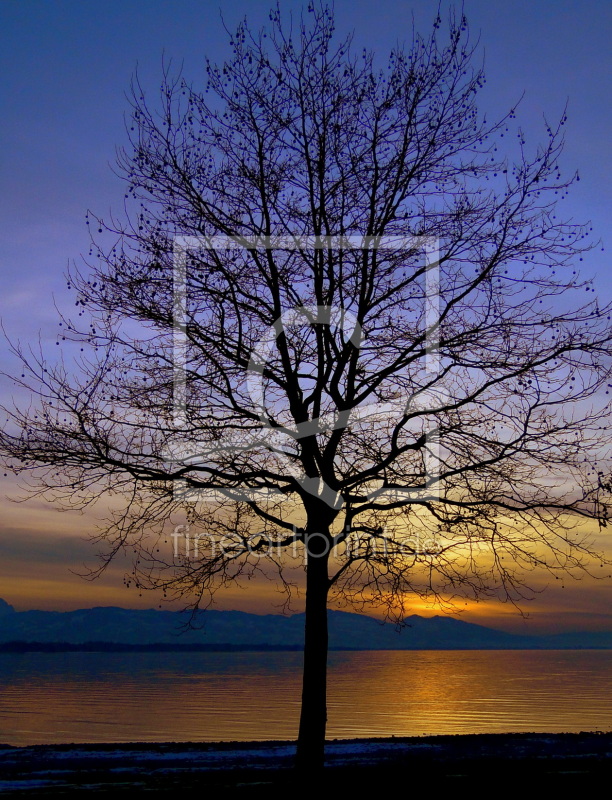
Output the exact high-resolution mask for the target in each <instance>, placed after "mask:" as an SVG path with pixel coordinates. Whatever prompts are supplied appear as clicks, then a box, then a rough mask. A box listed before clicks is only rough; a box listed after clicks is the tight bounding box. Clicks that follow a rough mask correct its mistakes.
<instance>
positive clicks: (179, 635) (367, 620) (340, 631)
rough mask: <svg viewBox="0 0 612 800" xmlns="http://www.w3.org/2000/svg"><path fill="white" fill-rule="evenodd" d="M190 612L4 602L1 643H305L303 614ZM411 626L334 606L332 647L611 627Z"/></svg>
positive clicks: (573, 638) (448, 644)
mask: <svg viewBox="0 0 612 800" xmlns="http://www.w3.org/2000/svg"><path fill="white" fill-rule="evenodd" d="M187 622H188V617H186V616H185V615H183V614H180V613H179V612H175V611H164V610H156V609H148V610H135V609H126V608H118V607H114V606H108V607H96V608H87V609H79V610H77V611H64V612H60V611H22V612H17V611H14V609H13V608H12V606H10V605H9V604H8V603H6V602H5V601H2V600H0V643H2V642H11V641H12V642H14V641H20V642H66V643H68V644H84V643H86V642H115V643H119V644H135V645H136V644H138V645H147V644H158V643H166V644H175V645H179V646H180V647H181V648H182V647H185V646H187V645H215V646H218V645H232V646H240V647H247V646H248V647H252V646H257V645H264V646H267V647H301V646H302V644H303V631H304V615H303V614H294V615H293V616H282V615H280V614H265V615H259V614H248V613H246V612H244V611H216V610H209V611H206V612H205V613H203V614H201V615H200V616H199V617H198V620H197V623H198V625H199V626H200V627H198V628H195V629H193V628H192V629H188V628H187V629H186V628H185V626H186V623H187ZM406 625H407V626H406V628H404V629H403V630H401V631H399V632H398V631H397V630H396V629H395V628H394V627H393V626H392V625H381V624H380V623H379V622H378V621H377V620H375V619H372V618H371V617H366V616H363V615H361V614H352V613H346V612H343V611H331V612H330V644H331V646H332V648H351V649H359V650H431V649H453V650H454V649H476V650H481V649H531V648H564V647H585V648H587V647H606V648H607V647H612V633H599V634H598V633H586V632H583V633H573V634H571V633H570V634H560V635H557V636H547V637H541V636H540V637H536V636H516V635H514V634H510V633H504V632H502V631H496V630H493V629H491V628H487V627H484V626H482V625H475V624H473V623H471V622H465V621H463V620H460V619H455V618H453V617H442V616H436V617H430V618H424V617H419V616H417V615H416V614H415V615H412V616H410V617H407V619H406Z"/></svg>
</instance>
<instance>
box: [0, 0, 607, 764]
mask: <svg viewBox="0 0 612 800" xmlns="http://www.w3.org/2000/svg"><path fill="white" fill-rule="evenodd" d="M333 39H334V25H333V18H332V14H331V13H330V12H329V10H328V9H326V8H320V7H309V9H308V12H307V14H305V16H304V19H303V20H302V21H301V22H300V24H299V25H295V26H294V29H293V30H289V29H288V27H287V26H286V25H285V24H284V23H283V21H282V20H281V15H280V13H279V11H278V10H277V11H273V12H272V13H271V15H270V25H269V27H268V29H267V30H262V31H261V32H259V33H254V32H252V31H251V30H250V29H249V28H248V27H247V25H246V24H242V25H240V26H239V28H238V30H237V32H236V34H235V35H234V36H233V37H232V38H231V45H232V48H233V54H232V57H231V58H230V60H229V61H228V62H227V63H226V64H224V65H223V66H215V65H213V64H208V87H207V88H206V91H201V90H198V89H197V88H193V87H192V86H190V85H189V84H188V83H187V82H186V81H185V80H184V79H183V78H182V77H181V76H180V75H179V76H176V77H173V75H172V73H171V71H170V69H166V70H165V72H164V81H163V85H162V90H161V104H160V105H159V106H158V107H157V108H156V109H155V108H152V107H151V106H150V104H149V103H148V102H147V101H146V100H145V96H144V92H143V90H142V89H141V87H140V85H139V83H138V81H137V80H135V82H134V84H133V86H132V97H131V99H132V108H131V112H130V118H129V123H128V129H129V131H128V132H129V134H130V141H131V149H128V150H123V151H121V153H120V155H119V158H118V165H119V168H120V171H121V174H122V176H123V177H124V178H125V180H126V181H127V186H128V189H127V194H126V215H125V217H124V218H123V219H124V220H125V221H123V222H121V221H117V220H113V219H111V220H106V221H103V220H101V219H100V218H97V217H95V216H93V215H89V220H88V224H91V225H92V227H93V226H95V228H96V230H97V233H96V232H95V231H94V233H93V235H92V253H91V255H92V258H91V259H90V261H89V263H88V264H86V265H85V266H84V267H82V268H81V269H75V270H74V271H73V272H72V274H71V276H70V286H71V287H72V288H73V289H74V290H75V291H76V294H77V305H78V306H79V312H78V318H77V319H76V320H70V319H67V318H65V319H63V320H62V327H61V340H64V342H65V348H66V352H67V354H68V355H67V357H66V359H65V360H63V361H61V362H59V363H56V365H55V366H52V365H50V364H49V363H48V362H47V361H45V359H44V358H43V357H42V356H39V357H34V356H33V355H32V353H29V354H25V353H24V352H23V351H21V350H20V349H19V348H16V352H18V353H19V354H20V355H21V357H22V360H23V364H24V369H23V374H22V376H21V378H18V379H17V383H19V384H22V385H23V386H27V387H28V388H29V389H30V390H32V391H33V392H34V393H35V394H36V395H37V397H38V401H39V402H38V403H37V405H36V408H35V410H32V409H31V408H28V409H21V408H14V409H11V410H10V411H9V416H10V422H9V423H8V425H7V427H6V429H5V431H4V433H3V434H2V439H1V447H2V452H3V453H4V455H5V460H6V461H7V463H9V465H10V466H11V467H12V468H13V469H15V471H23V470H25V471H32V472H33V473H34V474H35V475H36V479H37V481H38V483H37V484H36V485H37V486H38V488H39V490H40V491H49V492H51V495H52V497H53V498H54V499H55V500H56V501H64V502H66V503H67V504H68V505H69V506H75V507H78V506H80V507H82V506H84V505H87V504H88V503H90V502H93V501H94V500H95V499H96V498H98V497H99V496H101V495H104V494H115V495H118V496H120V497H122V498H124V499H125V504H124V505H123V506H122V507H121V510H120V511H119V512H118V513H117V515H116V517H115V518H114V519H113V520H112V522H111V523H109V525H108V526H107V527H106V528H105V529H104V530H103V532H102V533H101V538H102V539H104V540H105V541H106V542H107V543H108V551H107V554H106V559H107V561H108V560H110V559H112V558H113V556H114V555H115V554H116V553H118V552H119V551H120V550H123V549H126V550H128V551H130V552H134V553H135V554H136V557H135V563H134V571H133V573H132V575H131V578H130V579H129V581H130V582H133V583H134V584H136V585H137V586H139V587H142V588H148V587H153V586H155V587H162V588H163V590H164V592H166V593H168V594H174V593H179V594H181V595H183V596H189V597H190V598H191V603H192V605H193V607H194V608H195V609H197V608H200V607H204V606H206V605H207V604H208V603H209V602H210V600H211V597H212V594H213V592H214V591H215V590H216V589H218V588H219V587H223V586H224V585H226V584H227V583H228V582H230V581H233V580H237V579H241V578H248V577H250V576H252V575H253V574H254V573H255V572H257V571H262V572H264V573H265V574H270V571H271V570H272V569H277V574H278V576H279V577H280V579H281V581H282V583H283V586H284V588H285V589H286V590H287V591H288V592H290V591H291V580H290V575H288V573H286V572H285V571H284V570H285V569H286V567H287V565H289V567H295V566H296V565H297V564H298V563H299V561H300V559H302V560H303V563H304V564H305V570H306V606H305V608H306V615H305V616H306V628H305V650H304V682H303V698H302V715H301V722H300V731H299V739H298V763H299V764H300V765H302V766H305V767H307V768H309V769H310V768H314V767H317V766H320V765H321V764H322V761H323V748H324V739H325V725H326V660H327V645H328V639H327V606H328V603H329V602H330V601H333V602H334V603H342V602H344V603H350V604H352V606H353V607H355V606H357V607H363V606H364V605H365V604H367V603H368V602H376V603H378V604H379V605H383V606H384V607H386V609H387V613H388V616H389V617H393V618H395V619H399V620H401V618H402V616H403V602H404V598H405V597H409V596H410V595H411V594H414V593H417V594H419V595H421V596H423V597H428V598H430V599H431V598H435V599H437V600H438V601H440V602H442V603H445V602H451V601H452V599H453V598H454V597H456V596H466V595H467V596H470V597H474V598H476V597H481V596H484V595H492V596H495V597H501V598H503V599H508V600H511V601H512V602H518V601H520V599H521V598H522V597H524V596H525V586H526V584H525V575H528V573H529V571H531V570H533V569H534V568H536V567H537V568H538V569H546V570H549V571H550V572H551V573H554V572H555V571H557V570H561V571H572V570H574V569H583V568H586V566H587V565H588V563H589V558H590V557H591V556H592V555H594V553H593V551H592V548H591V544H590V541H589V539H588V538H586V537H584V536H583V534H582V531H583V526H582V523H583V522H584V521H585V520H586V521H588V520H597V521H598V522H599V523H600V524H602V525H603V524H605V522H606V519H607V511H606V505H605V502H604V497H603V495H604V494H606V493H607V492H608V490H609V486H608V485H607V483H606V480H607V478H606V477H605V476H606V475H607V474H608V468H607V467H606V466H605V464H607V461H606V457H607V456H606V453H605V451H604V445H605V437H606V436H607V433H606V428H605V425H606V420H607V414H608V405H607V398H606V397H605V393H606V385H607V384H608V381H610V364H609V356H610V342H611V333H610V330H611V328H610V315H611V310H610V308H609V307H605V308H602V307H599V306H598V305H597V302H596V301H595V300H594V299H591V295H590V294H589V295H588V296H586V297H584V295H583V293H585V292H587V291H591V286H590V284H589V282H588V281H584V280H582V279H581V278H580V275H579V274H578V269H577V266H576V264H577V262H578V261H579V259H580V258H581V254H582V253H583V251H585V250H587V249H588V248H589V247H590V244H589V235H588V229H586V228H585V227H584V226H582V225H579V224H575V223H573V222H571V221H562V219H561V218H560V217H559V218H558V216H557V214H558V212H557V205H558V202H559V201H560V200H561V199H562V198H563V197H564V195H565V193H566V190H567V188H568V187H569V185H570V184H571V183H572V182H573V181H574V180H577V177H576V176H572V177H570V178H564V177H562V176H561V172H560V167H559V165H558V157H559V154H560V152H561V149H562V143H563V140H562V132H563V126H564V124H565V121H566V118H565V114H563V116H562V118H561V119H560V121H559V122H558V123H557V124H555V125H547V142H546V144H545V145H543V146H540V147H538V148H536V149H535V150H534V151H533V152H531V153H530V152H529V150H528V148H527V145H526V143H525V140H524V137H523V134H522V132H521V131H520V129H518V130H515V129H514V127H513V126H514V124H515V123H514V122H513V120H514V117H515V112H514V110H512V111H511V112H510V113H509V114H508V115H507V117H505V118H504V119H502V120H501V121H498V122H495V123H494V124H491V123H487V122H486V121H485V120H484V119H483V118H482V116H481V115H480V113H479V111H478V109H477V106H476V97H477V94H478V91H479V89H480V88H481V87H482V85H483V82H484V77H483V73H482V71H481V70H480V69H478V68H474V67H473V66H472V65H473V61H474V54H475V45H473V44H472V43H471V42H470V39H469V34H468V29H467V24H466V21H465V19H464V18H463V17H460V18H459V17H455V16H452V15H451V17H450V18H449V21H448V25H444V26H443V24H442V21H441V20H440V18H438V19H436V21H435V23H434V26H433V31H432V32H431V34H430V35H429V36H428V37H426V38H423V37H421V36H418V35H416V34H415V36H414V38H413V41H412V46H411V48H410V49H409V50H407V51H402V50H400V49H397V50H395V51H394V52H392V53H391V55H390V57H389V59H388V63H386V64H385V66H384V68H381V69H378V68H377V67H376V66H375V63H374V62H375V58H374V55H373V54H371V53H368V52H366V51H364V52H363V53H354V52H353V50H352V48H351V41H350V38H348V39H346V40H344V41H341V42H340V43H338V44H334V43H333ZM514 134H516V137H517V138H516V139H512V136H513V135H514ZM504 137H505V138H504ZM502 143H503V144H505V150H506V154H505V155H502V154H501V152H498V148H500V144H502ZM79 318H80V319H79ZM74 348H76V356H77V357H76V358H75V359H74V360H72V361H71V360H69V358H68V356H70V354H71V352H72V349H74ZM79 348H80V350H82V351H83V353H82V354H81V353H80V350H79ZM164 540H165V542H168V543H171V545H172V547H170V546H169V544H166V543H165V542H164Z"/></svg>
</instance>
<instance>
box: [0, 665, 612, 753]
mask: <svg viewBox="0 0 612 800" xmlns="http://www.w3.org/2000/svg"><path fill="white" fill-rule="evenodd" d="M300 670H301V655H300V654H299V653H214V654H213V653H209V654H201V653H200V654H196V653H190V654H176V653H167V654H153V653H149V654H118V653H117V654H115V653H105V654H96V653H70V654H68V653H57V654H45V655H41V654H25V655H15V654H10V655H9V654H2V655H0V742H3V743H6V744H12V745H26V744H36V743H41V744H42V743H62V742H128V741H131V742H135V741H231V740H270V739H293V738H295V736H296V732H297V725H298V717H299V701H300ZM328 704H329V725H328V737H329V738H330V739H333V738H350V737H353V736H355V737H361V736H392V735H395V736H419V735H423V734H442V733H487V732H488V733H496V732H500V733H501V732H521V731H546V732H551V733H554V732H562V731H580V730H598V729H599V730H609V729H610V728H611V727H612V651H598V650H590V651H587V650H585V651H414V652H407V651H375V652H365V651H362V652H334V653H331V654H330V669H329V693H328Z"/></svg>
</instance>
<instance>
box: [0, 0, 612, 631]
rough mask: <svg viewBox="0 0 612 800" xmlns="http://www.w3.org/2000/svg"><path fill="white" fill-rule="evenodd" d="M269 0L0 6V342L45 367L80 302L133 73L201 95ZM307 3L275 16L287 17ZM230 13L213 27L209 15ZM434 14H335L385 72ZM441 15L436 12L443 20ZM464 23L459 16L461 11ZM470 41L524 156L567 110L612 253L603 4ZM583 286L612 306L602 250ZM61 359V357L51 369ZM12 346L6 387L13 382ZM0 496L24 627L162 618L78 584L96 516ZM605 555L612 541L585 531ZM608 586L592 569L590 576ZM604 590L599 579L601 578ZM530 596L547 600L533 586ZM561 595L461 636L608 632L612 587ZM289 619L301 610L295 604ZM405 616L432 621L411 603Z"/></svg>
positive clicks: (361, 6)
mask: <svg viewBox="0 0 612 800" xmlns="http://www.w3.org/2000/svg"><path fill="white" fill-rule="evenodd" d="M270 5H271V3H270V0H249V2H247V1H246V0H236V2H233V3H232V4H231V5H230V4H227V5H226V4H224V3H221V4H220V3H219V2H211V1H209V0H175V1H173V2H171V1H170V0H167V1H166V0H150V1H149V2H143V1H142V0H105V2H103V3H96V2H93V0H85V1H83V0H53V1H50V0H3V2H2V3H0V59H1V70H2V78H3V80H2V85H1V87H0V93H1V94H0V96H1V109H2V126H1V128H0V137H1V144H0V153H1V154H2V156H1V158H0V174H1V185H2V195H1V203H2V212H1V214H0V270H1V275H2V293H1V295H0V315H1V317H2V322H3V325H4V329H5V331H6V333H7V335H8V336H9V337H10V338H11V339H13V340H20V341H21V342H22V343H24V344H26V343H31V344H32V345H37V343H38V340H39V337H40V340H41V342H42V345H43V347H44V348H45V349H46V350H47V351H51V350H52V349H53V346H54V344H55V335H56V330H57V321H58V316H57V311H56V306H57V307H58V308H60V309H66V310H69V309H70V306H71V305H73V304H74V298H73V297H71V295H70V294H69V292H68V291H67V290H66V285H65V280H64V278H63V275H64V272H65V269H66V266H67V264H68V263H69V262H71V261H76V262H77V263H78V262H79V259H80V254H82V253H85V252H86V251H87V248H88V237H87V230H86V226H85V212H86V210H87V209H88V208H89V209H92V210H93V211H94V212H95V213H97V214H99V215H101V216H104V215H108V214H109V210H111V209H113V210H114V211H115V212H116V213H118V214H121V211H122V206H123V195H124V186H123V184H122V182H121V180H120V179H119V178H118V177H117V176H116V175H114V174H113V171H112V164H113V162H114V159H115V149H116V147H117V146H121V145H122V144H125V142H126V133H125V129H124V113H126V112H127V110H128V103H127V101H126V98H125V94H126V92H127V91H128V90H129V85H130V79H131V77H132V76H133V74H134V70H135V68H136V66H138V72H139V76H140V79H141V81H142V83H143V85H144V86H145V89H148V90H149V92H150V96H154V93H155V91H156V86H157V84H158V82H159V80H160V76H161V65H162V57H163V58H164V59H165V60H166V61H168V60H169V59H172V60H173V62H174V63H177V64H180V63H183V65H184V75H185V76H186V77H187V79H188V80H191V81H192V82H193V83H194V84H195V85H198V83H199V84H200V85H202V86H203V85H204V80H205V78H204V58H205V56H209V57H210V58H211V60H213V61H214V60H219V61H221V60H223V59H224V57H226V56H227V55H228V53H229V48H228V45H227V40H228V35H227V33H226V31H225V30H224V23H225V26H226V27H227V28H228V30H230V31H231V30H233V29H234V27H235V25H236V23H237V22H238V21H239V20H240V19H241V18H242V17H243V16H244V15H245V14H246V15H247V19H248V21H249V22H250V24H251V25H252V26H253V27H255V28H258V27H259V26H260V25H263V24H264V23H265V22H266V20H267V13H268V10H269V7H270ZM301 5H302V4H301V3H299V2H293V0H282V2H281V8H282V9H283V10H289V9H294V10H296V11H299V9H300V8H301ZM220 7H221V9H222V15H223V20H224V22H223V21H222V19H221V14H220V11H219V8H220ZM436 7H437V3H436V2H431V0H413V2H408V1H407V0H405V1H404V2H400V1H399V0H376V2H374V1H373V0H336V1H335V10H336V22H337V29H338V32H339V34H340V35H344V34H345V33H347V32H349V31H350V30H353V29H354V32H355V47H356V49H357V50H359V49H361V48H362V47H364V46H365V47H368V48H371V49H373V50H374V51H376V52H378V53H380V54H381V56H383V57H385V56H386V54H387V52H388V51H389V50H390V49H391V47H393V45H394V44H396V42H397V41H400V42H402V41H406V42H409V40H410V38H411V28H412V18H413V17H414V21H415V25H416V28H417V29H419V30H421V31H422V32H423V33H425V34H426V33H428V32H429V29H430V26H431V21H432V19H433V17H434V16H435V10H436ZM449 7H450V4H449V3H448V2H446V1H444V2H442V9H443V13H445V12H446V10H447V9H448V8H449ZM457 7H458V8H460V4H457ZM463 7H464V10H465V13H466V15H467V18H468V22H469V24H470V30H471V32H472V35H473V37H474V38H475V39H476V38H478V37H479V38H480V47H481V52H482V55H483V57H484V60H485V69H486V75H487V84H486V86H485V87H484V89H483V91H482V94H481V96H480V107H481V109H483V110H485V111H486V112H487V115H488V116H489V115H490V117H491V118H495V117H498V116H501V115H503V114H504V113H505V112H507V111H508V110H509V109H510V108H511V107H513V106H515V105H516V103H517V101H518V100H519V98H520V97H521V96H522V95H523V93H524V97H523V100H522V102H521V103H520V105H519V107H518V112H517V113H518V117H519V120H520V121H521V124H522V126H523V128H524V131H525V133H526V139H527V142H528V144H529V143H531V144H532V146H534V147H535V145H536V144H537V142H538V141H543V140H544V138H545V125H544V121H543V115H546V117H547V118H549V119H550V120H555V119H557V118H558V117H560V116H561V114H562V112H563V109H564V107H565V104H566V102H567V103H568V125H567V132H566V148H565V151H564V155H563V157H562V162H561V163H562V167H564V169H565V172H566V174H570V173H571V172H573V171H574V170H576V169H577V170H578V171H579V173H580V177H581V180H580V182H579V183H578V184H576V185H575V186H574V187H572V190H571V192H570V197H569V199H568V200H566V201H565V208H564V212H565V214H566V215H567V216H573V217H575V218H576V219H577V220H580V221H583V220H591V221H592V225H593V229H594V232H595V233H596V234H597V236H600V237H601V238H602V240H603V244H604V245H606V244H607V245H608V246H609V240H610V236H609V232H610V221H609V212H610V208H611V207H612V191H611V188H610V187H611V183H612V181H611V175H610V149H609V140H610V130H611V122H612V120H611V108H610V96H611V89H612V87H611V85H610V75H611V74H612V71H611V67H612V64H611V59H612V56H611V55H610V38H611V34H612V5H611V4H610V3H609V2H608V1H607V0H538V2H535V3H534V2H533V0H514V2H511V3H509V2H507V0H464V3H463ZM584 272H585V273H587V272H590V273H592V274H594V275H595V276H596V277H595V288H596V291H597V293H598V294H599V296H600V297H601V298H602V300H603V301H610V299H612V280H611V278H612V271H611V269H610V261H609V250H608V249H606V250H604V251H602V250H601V248H596V249H594V250H593V251H592V252H591V253H590V254H588V255H587V256H586V257H585V264H584ZM51 355H53V353H52V354H51ZM17 369H18V367H17V363H16V361H15V359H13V358H12V357H11V355H10V353H9V352H8V346H7V344H6V343H5V344H4V346H3V347H2V348H1V351H0V370H7V371H9V372H16V371H17ZM12 392H13V387H12V384H11V381H10V380H9V379H8V378H7V377H4V376H0V397H1V398H2V401H3V402H8V401H9V400H10V397H11V394H12ZM1 479H2V480H3V481H4V484H3V491H2V492H1V495H2V496H1V497H0V504H1V505H0V513H1V517H0V555H1V558H0V597H2V598H4V599H5V600H6V601H8V602H9V603H11V604H12V605H14V606H15V607H16V608H17V609H18V610H26V609H31V608H41V609H42V608H44V609H56V610H67V609H74V608H80V607H90V606H95V605H121V606H126V607H151V606H156V605H157V603H158V599H157V598H155V597H152V596H151V595H147V594H145V595H144V596H143V597H142V598H140V597H138V595H137V594H136V593H134V592H132V591H129V590H127V589H125V588H124V587H123V582H122V578H123V573H124V568H125V565H124V564H121V563H116V564H113V565H112V566H111V567H110V568H109V570H108V571H107V573H106V574H105V575H103V576H102V577H101V578H99V579H98V580H96V581H89V582H88V581H85V580H83V579H82V578H81V577H79V576H78V574H76V573H83V572H84V571H85V570H86V568H87V566H89V567H91V566H95V552H96V547H95V545H93V544H92V543H91V542H90V541H89V540H88V534H90V533H91V532H92V531H93V530H94V528H95V521H94V520H93V519H92V516H91V515H84V516H80V515H78V514H71V513H68V512H66V511H60V510H58V509H56V508H54V507H53V506H50V505H48V504H45V503H44V502H43V501H41V500H37V499H34V500H28V501H27V502H23V503H19V504H17V503H14V502H11V501H10V500H9V499H5V495H6V496H7V497H8V498H13V499H15V498H17V497H19V494H18V492H17V490H16V483H15V481H14V479H12V478H10V477H7V478H1ZM593 533H594V535H597V536H598V540H599V542H600V543H601V546H602V548H604V549H605V550H606V551H607V552H608V554H609V555H612V546H611V545H610V544H609V543H608V539H609V537H610V534H609V533H607V532H606V531H604V534H603V535H602V534H600V533H599V532H598V531H597V530H596V526H595V527H594V529H593ZM598 571H599V572H601V571H600V570H598ZM602 574H603V573H602ZM535 586H536V588H537V589H538V590H539V589H544V588H545V583H544V582H543V581H541V580H540V579H539V578H537V577H536V579H535ZM563 587H564V588H562V587H561V582H555V585H554V586H550V587H548V588H547V589H546V591H544V592H542V593H541V594H538V596H537V598H536V599H535V600H533V601H532V602H530V603H525V605H524V607H523V610H524V611H525V612H528V613H529V614H530V617H531V619H530V620H528V621H524V620H522V619H521V617H520V616H519V615H518V613H517V611H516V610H515V609H513V608H511V607H508V606H504V605H499V604H495V603H491V602H489V603H481V604H479V605H477V606H472V605H469V606H466V607H465V612H466V613H465V615H464V619H468V620H469V621H474V622H480V623H483V624H489V625H492V626H494V627H499V628H504V629H507V630H516V631H522V632H533V633H539V632H541V631H544V630H549V631H552V632H556V631H561V630H574V629H581V628H584V629H591V630H593V629H608V630H611V629H612V610H611V609H612V580H610V579H604V580H601V581H594V580H592V579H585V580H583V581H581V582H573V581H571V580H568V581H566V582H563ZM218 600H219V604H218V607H220V608H237V609H242V610H251V611H255V612H258V613H274V612H275V611H277V610H278V608H277V605H276V604H278V603H279V597H278V595H277V593H276V592H275V585H274V584H273V583H267V582H265V581H262V582H254V583H249V584H247V585H245V586H244V587H243V588H236V589H233V590H228V591H227V592H226V593H225V594H223V595H219V598H218ZM295 610H300V601H299V600H297V601H296V605H295ZM410 612H411V613H424V612H425V613H438V612H434V611H432V609H427V608H425V607H424V606H423V604H422V603H420V602H419V601H415V602H414V604H413V605H412V606H411V608H410Z"/></svg>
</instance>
